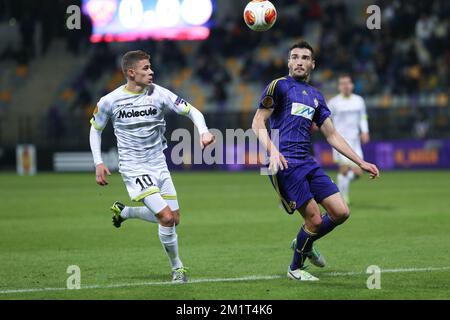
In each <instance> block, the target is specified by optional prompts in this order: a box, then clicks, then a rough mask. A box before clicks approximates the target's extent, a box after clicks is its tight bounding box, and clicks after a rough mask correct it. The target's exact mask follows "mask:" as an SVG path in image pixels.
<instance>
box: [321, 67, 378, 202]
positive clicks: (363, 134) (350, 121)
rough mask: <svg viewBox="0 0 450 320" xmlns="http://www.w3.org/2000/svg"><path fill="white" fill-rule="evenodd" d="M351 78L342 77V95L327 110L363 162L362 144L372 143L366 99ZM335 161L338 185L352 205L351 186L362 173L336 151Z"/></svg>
mask: <svg viewBox="0 0 450 320" xmlns="http://www.w3.org/2000/svg"><path fill="white" fill-rule="evenodd" d="M353 88H354V86H353V82H352V78H351V77H350V75H348V74H342V75H340V76H339V79H338V89H339V93H340V94H339V95H337V96H335V97H334V98H332V99H331V100H330V101H329V103H328V107H329V108H330V110H331V119H332V120H333V123H334V126H335V127H336V130H337V131H338V132H339V133H340V134H341V135H342V137H344V139H345V140H346V141H347V143H348V144H349V145H350V146H351V147H352V149H353V150H355V152H356V153H357V154H358V155H359V156H360V157H361V158H363V152H362V149H361V143H363V144H365V143H367V142H369V140H370V136H369V125H368V123H367V112H366V105H365V103H364V99H363V98H362V97H361V96H359V95H357V94H354V93H353ZM333 158H334V161H335V162H337V164H338V165H339V173H338V176H337V185H338V188H339V190H340V191H341V193H342V195H343V197H344V199H345V201H346V202H347V203H349V202H350V199H349V189H350V182H351V181H352V180H353V179H355V178H358V177H359V176H361V175H362V170H361V168H359V167H358V166H356V165H355V164H354V163H353V162H352V161H351V160H350V159H348V158H347V157H345V156H344V155H342V154H340V153H339V152H337V151H336V150H335V149H333Z"/></svg>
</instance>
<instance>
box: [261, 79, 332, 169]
mask: <svg viewBox="0 0 450 320" xmlns="http://www.w3.org/2000/svg"><path fill="white" fill-rule="evenodd" d="M259 108H260V109H268V108H273V109H274V110H273V113H272V115H271V117H270V119H269V123H270V129H277V130H279V150H280V152H281V153H282V154H283V155H284V157H285V158H286V160H288V162H289V163H291V164H295V163H303V162H304V160H305V159H308V158H310V157H311V156H310V148H311V125H312V123H313V122H315V123H316V124H317V126H319V127H320V126H321V125H322V123H323V122H324V121H325V119H326V118H328V117H329V116H330V114H331V112H330V110H329V109H328V107H327V104H326V102H325V99H324V97H323V96H322V94H321V93H320V92H319V91H318V90H317V89H315V88H314V87H312V86H310V85H308V84H307V83H306V82H300V81H297V80H295V79H294V78H292V77H291V76H286V77H283V78H280V79H276V80H274V81H272V82H271V83H270V84H269V85H268V86H267V87H266V89H265V90H264V92H263V94H262V97H261V101H260V104H259Z"/></svg>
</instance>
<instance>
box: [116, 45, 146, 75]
mask: <svg viewBox="0 0 450 320" xmlns="http://www.w3.org/2000/svg"><path fill="white" fill-rule="evenodd" d="M141 60H150V55H149V54H147V53H146V52H144V51H142V50H136V51H128V52H127V53H125V54H124V55H123V57H122V72H123V74H124V75H125V78H126V77H127V71H128V69H131V68H133V67H134V65H135V64H136V63H138V62H139V61H141Z"/></svg>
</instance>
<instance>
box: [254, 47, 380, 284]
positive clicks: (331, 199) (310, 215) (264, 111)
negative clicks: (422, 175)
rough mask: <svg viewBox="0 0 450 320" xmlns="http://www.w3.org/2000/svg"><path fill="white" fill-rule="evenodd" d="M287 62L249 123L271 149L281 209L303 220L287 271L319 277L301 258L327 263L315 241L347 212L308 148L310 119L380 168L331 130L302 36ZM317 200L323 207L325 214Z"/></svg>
mask: <svg viewBox="0 0 450 320" xmlns="http://www.w3.org/2000/svg"><path fill="white" fill-rule="evenodd" d="M288 68H289V75H288V76H286V77H283V78H279V79H276V80H274V81H272V82H271V83H270V84H269V85H268V86H267V87H266V89H265V90H264V92H263V94H262V97H261V101H260V105H259V107H258V110H257V111H256V114H255V116H254V119H253V124H252V129H253V131H254V132H255V134H256V135H257V137H258V139H259V140H260V142H261V143H262V144H263V145H264V147H265V148H266V150H267V151H268V153H269V156H270V161H269V172H270V173H271V175H270V176H269V177H270V180H271V182H272V184H273V186H274V188H275V190H276V191H277V193H278V195H279V197H280V200H281V203H282V205H283V207H284V209H285V210H286V211H287V212H288V213H289V214H293V213H294V212H295V211H296V210H298V211H299V212H300V214H301V215H302V216H303V218H304V221H305V222H304V224H303V225H302V227H301V228H300V231H299V232H298V234H297V237H296V239H294V241H293V243H292V247H293V249H294V257H293V259H292V263H291V264H290V266H289V267H288V272H287V276H288V278H289V279H293V280H302V281H304V280H305V281H308V280H309V281H312V280H318V278H316V277H314V276H313V275H311V274H310V273H308V272H307V271H305V265H304V263H305V260H306V259H307V258H308V259H309V260H310V262H311V263H312V264H314V265H316V266H318V267H324V266H325V259H324V258H323V256H322V255H320V253H319V252H318V251H317V250H316V249H315V248H314V247H313V243H314V242H315V241H317V240H318V239H320V238H322V237H323V236H325V235H326V234H328V233H329V232H331V231H332V230H333V229H334V228H335V227H336V226H338V225H340V224H342V223H343V222H345V220H347V219H348V217H349V214H350V212H349V209H348V207H347V204H346V203H345V201H344V199H343V198H342V196H341V194H340V192H339V189H338V188H337V186H336V185H335V184H334V182H333V181H332V180H331V179H330V178H329V177H328V176H327V175H326V173H325V172H324V171H323V169H322V168H321V167H320V165H319V164H318V163H317V162H316V160H315V159H314V158H313V156H312V155H311V154H310V152H309V150H310V146H311V130H310V129H311V126H312V124H313V123H315V124H316V125H317V126H318V127H319V128H320V131H321V132H322V134H323V135H324V136H325V138H326V140H327V141H328V143H329V144H330V145H331V146H332V147H333V148H335V149H336V150H337V151H339V152H340V153H341V154H343V155H345V156H346V157H347V158H349V159H350V160H352V161H353V162H354V163H355V164H357V165H358V166H359V167H360V168H361V169H362V170H363V171H366V172H368V173H369V174H370V177H371V178H375V177H378V176H379V171H378V168H377V167H376V166H375V165H374V164H371V163H368V162H365V161H364V160H363V159H361V157H359V156H358V155H357V154H356V153H355V152H354V151H353V150H352V148H351V147H350V146H349V145H348V144H347V142H345V140H344V139H343V138H342V136H341V135H340V134H339V133H338V132H337V131H336V130H335V128H334V126H333V122H332V121H331V119H330V110H329V109H328V107H327V105H326V102H325V99H324V97H323V96H322V94H321V93H320V92H319V91H318V90H317V89H316V88H314V87H312V86H310V85H309V84H308V81H309V78H310V76H311V72H312V70H314V68H315V61H314V51H313V48H312V47H311V46H310V45H309V44H308V43H307V42H306V41H301V42H299V43H297V44H295V45H293V46H292V47H291V49H290V51H289V58H288ZM267 120H269V125H270V129H271V131H272V132H273V131H274V130H278V133H277V134H278V139H279V141H278V142H279V143H278V147H279V149H278V148H277V146H276V145H275V144H274V142H273V141H272V140H271V138H274V137H271V136H270V135H269V133H268V131H267V127H266V121H267ZM318 204H321V205H322V206H323V207H324V209H325V210H326V213H325V214H324V215H321V213H320V208H319V205H318Z"/></svg>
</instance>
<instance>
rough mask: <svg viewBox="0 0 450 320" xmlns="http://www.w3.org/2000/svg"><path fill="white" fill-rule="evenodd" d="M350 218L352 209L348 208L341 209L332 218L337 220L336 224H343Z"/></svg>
mask: <svg viewBox="0 0 450 320" xmlns="http://www.w3.org/2000/svg"><path fill="white" fill-rule="evenodd" d="M349 217H350V209H349V208H348V207H347V206H345V207H343V208H340V209H339V210H338V211H336V212H335V213H334V215H333V217H332V218H333V219H334V220H335V222H336V223H338V224H342V223H344V222H345V221H346V220H347V219H348V218H349Z"/></svg>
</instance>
